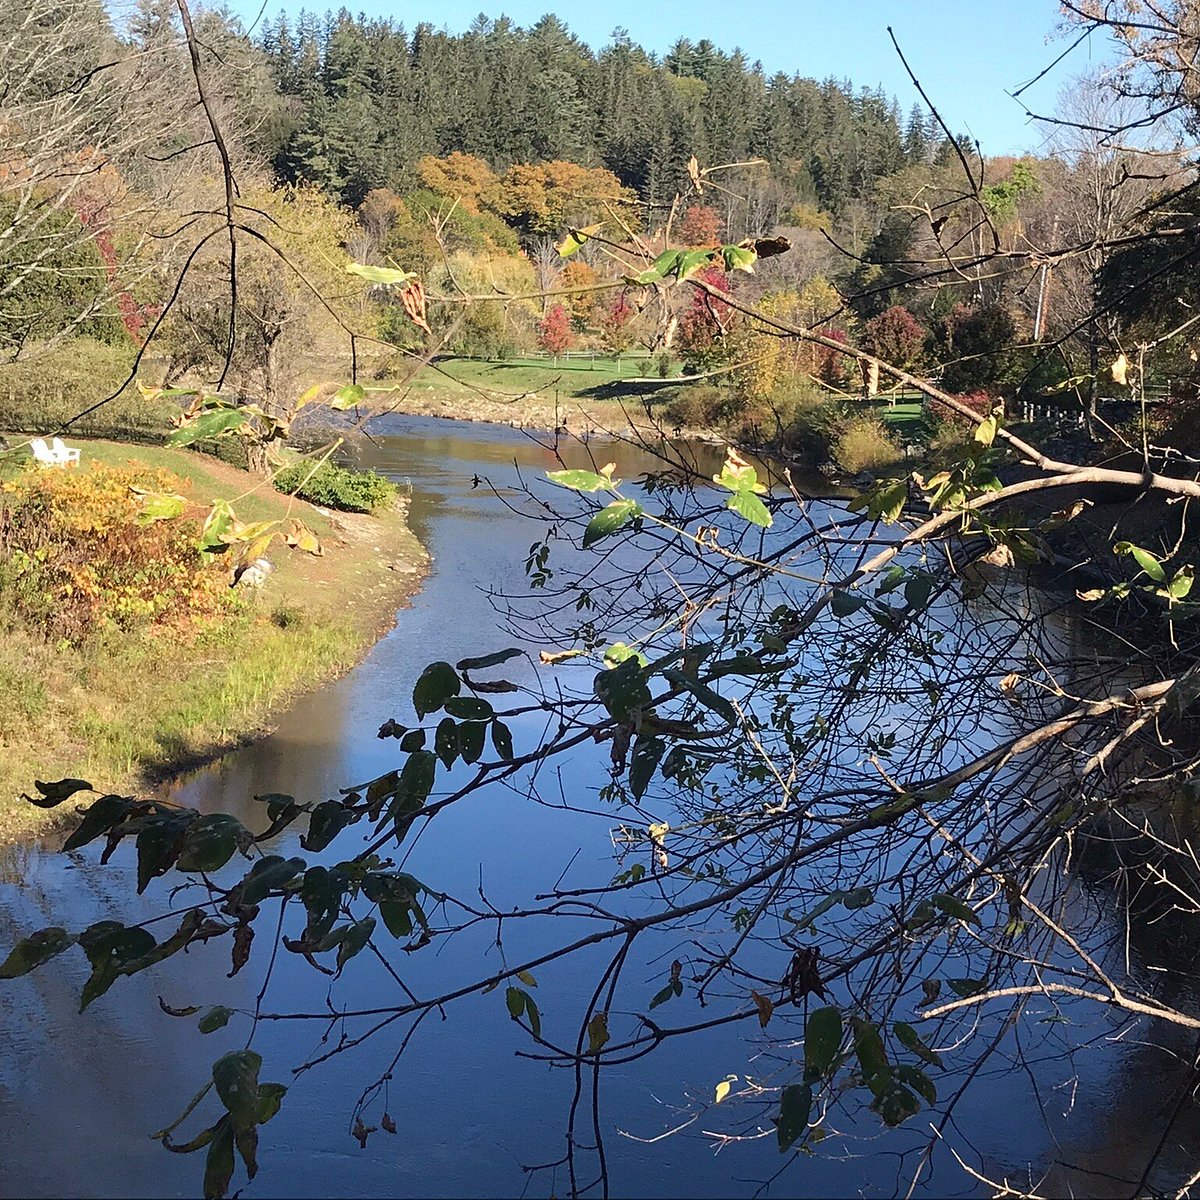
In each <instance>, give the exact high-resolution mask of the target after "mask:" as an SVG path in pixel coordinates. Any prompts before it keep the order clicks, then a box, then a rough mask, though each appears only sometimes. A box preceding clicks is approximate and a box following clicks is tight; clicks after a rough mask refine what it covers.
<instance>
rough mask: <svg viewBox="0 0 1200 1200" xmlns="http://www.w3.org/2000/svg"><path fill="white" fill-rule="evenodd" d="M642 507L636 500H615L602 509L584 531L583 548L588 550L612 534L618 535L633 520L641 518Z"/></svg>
mask: <svg viewBox="0 0 1200 1200" xmlns="http://www.w3.org/2000/svg"><path fill="white" fill-rule="evenodd" d="M641 514H642V506H641V505H640V504H639V503H638V502H637V501H636V500H614V501H613V502H612V503H611V504H609V505H606V506H605V507H604V508H602V509H601V510H600V511H599V512H598V513H597V514H596V515H595V516H594V517H593V518H592V519H591V520H590V521H589V522H588V524H587V528H586V529H585V530H584V531H583V548H584V549H585V550H586V549H587V548H588V547H589V546H591V545H594V544H595V543H596V542H598V541H599V540H600V539H601V538H603V537H608V535H609V534H610V533H616V532H617V530H618V529H620V528H621V527H622V526H623V525H626V524H627V523H628V522H629V521H630V520H631V519H632V518H634V517H638V516H641Z"/></svg>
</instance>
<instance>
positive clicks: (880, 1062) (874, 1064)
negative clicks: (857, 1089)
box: [850, 1017, 891, 1090]
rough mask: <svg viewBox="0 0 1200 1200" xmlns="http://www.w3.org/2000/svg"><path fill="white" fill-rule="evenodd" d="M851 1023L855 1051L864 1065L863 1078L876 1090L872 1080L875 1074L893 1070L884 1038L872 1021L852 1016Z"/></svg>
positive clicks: (887, 1072)
mask: <svg viewBox="0 0 1200 1200" xmlns="http://www.w3.org/2000/svg"><path fill="white" fill-rule="evenodd" d="M850 1023H851V1026H852V1027H853V1029H854V1053H855V1054H856V1055H857V1056H858V1063H859V1066H861V1067H862V1073H863V1079H864V1080H865V1081H866V1083H867V1086H868V1087H871V1088H872V1090H874V1085H873V1082H872V1081H873V1080H874V1079H875V1076H877V1075H887V1074H890V1071H891V1064H890V1063H889V1062H888V1058H887V1052H886V1051H885V1050H884V1048H883V1038H881V1037H880V1036H879V1028H878V1026H876V1025H874V1024H873V1023H872V1022H870V1021H864V1020H863V1019H862V1018H861V1017H851V1019H850Z"/></svg>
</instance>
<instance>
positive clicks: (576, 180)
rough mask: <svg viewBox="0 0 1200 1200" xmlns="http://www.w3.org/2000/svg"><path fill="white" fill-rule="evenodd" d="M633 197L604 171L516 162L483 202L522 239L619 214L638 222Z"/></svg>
mask: <svg viewBox="0 0 1200 1200" xmlns="http://www.w3.org/2000/svg"><path fill="white" fill-rule="evenodd" d="M636 202H637V196H636V194H635V193H634V192H633V191H632V190H631V189H629V188H626V187H622V186H621V181H620V180H619V179H618V178H617V177H616V176H615V175H614V174H613V173H612V172H611V171H606V170H605V169H604V168H603V167H581V166H579V165H578V164H577V163H571V162H558V161H556V162H545V163H537V164H536V165H534V164H530V163H517V164H515V165H514V166H511V167H509V169H508V170H507V171H505V173H504V174H503V175H501V176H500V178H499V179H498V180H497V181H496V182H495V183H494V184H493V185H492V186H491V187H490V188H489V189H488V191H487V192H486V193H485V195H484V203H485V204H487V206H488V207H489V208H491V209H492V211H493V212H495V213H496V214H497V215H498V216H500V217H503V218H504V220H506V221H507V222H508V223H509V224H510V225H512V226H513V227H514V228H516V229H517V230H519V231H520V232H521V233H523V234H526V235H533V236H536V235H538V234H543V235H554V234H558V233H561V232H562V231H563V230H564V229H565V228H567V227H568V226H575V227H582V226H586V225H590V224H593V223H594V222H597V221H603V220H604V219H605V218H606V217H608V216H609V215H610V214H611V213H614V212H619V213H620V215H621V219H622V220H624V221H625V222H626V223H627V224H630V225H631V226H632V225H634V224H635V221H636V212H637V209H636Z"/></svg>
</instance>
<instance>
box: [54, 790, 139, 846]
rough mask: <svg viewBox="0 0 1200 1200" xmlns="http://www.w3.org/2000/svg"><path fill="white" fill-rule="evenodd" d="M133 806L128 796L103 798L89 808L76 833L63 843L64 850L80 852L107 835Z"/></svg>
mask: <svg viewBox="0 0 1200 1200" xmlns="http://www.w3.org/2000/svg"><path fill="white" fill-rule="evenodd" d="M132 806H133V801H132V800H130V799H129V798H128V797H126V796H101V797H100V798H99V799H98V800H96V801H94V802H93V803H92V804H90V805H89V806H88V808H87V810H86V811H85V812H84V814H83V819H82V820H81V821H80V822H79V825H78V826H77V828H76V829H75V832H74V833H72V834H71V836H70V837H69V838H67V840H66V841H65V842H64V843H63V849H64V850H78V849H79V848H80V847H81V846H86V845H87V844H88V842H91V841H93V840H95V839H96V838H98V837H99V836H100V835H101V834H102V833H107V832H108V831H109V830H110V829H111V828H112V827H113V826H114V825H116V824H117V822H118V821H120V820H121V819H122V818H123V817H124V816H125V815H126V814H127V813H128V812H129V810H130V808H131V807H132Z"/></svg>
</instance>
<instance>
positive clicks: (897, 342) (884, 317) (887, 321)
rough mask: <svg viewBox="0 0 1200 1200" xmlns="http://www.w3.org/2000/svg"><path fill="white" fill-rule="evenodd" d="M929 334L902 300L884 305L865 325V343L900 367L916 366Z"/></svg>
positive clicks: (868, 347)
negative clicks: (889, 306) (902, 304)
mask: <svg viewBox="0 0 1200 1200" xmlns="http://www.w3.org/2000/svg"><path fill="white" fill-rule="evenodd" d="M927 336H928V334H927V331H926V329H925V326H924V325H922V324H921V322H920V321H918V320H917V318H916V317H914V316H913V315H912V313H910V312H909V311H908V309H907V308H904V307H902V306H901V305H899V304H894V305H893V306H892V307H891V308H888V309H884V311H883V312H881V313H880V314H879V315H878V316H877V317H872V318H871V319H870V320H869V321H868V322H867V323H866V324H865V325H864V326H863V344H864V345H865V346H866V347H867V349H869V350H871V351H873V352H874V353H875V354H878V355H879V357H880V358H886V359H887V360H888V362H892V363H895V364H896V366H898V367H905V368H908V367H912V366H914V365H915V364H916V362H917V360H918V359H919V358H920V357H921V354H922V352H923V351H924V349H925V339H926V337H927Z"/></svg>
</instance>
